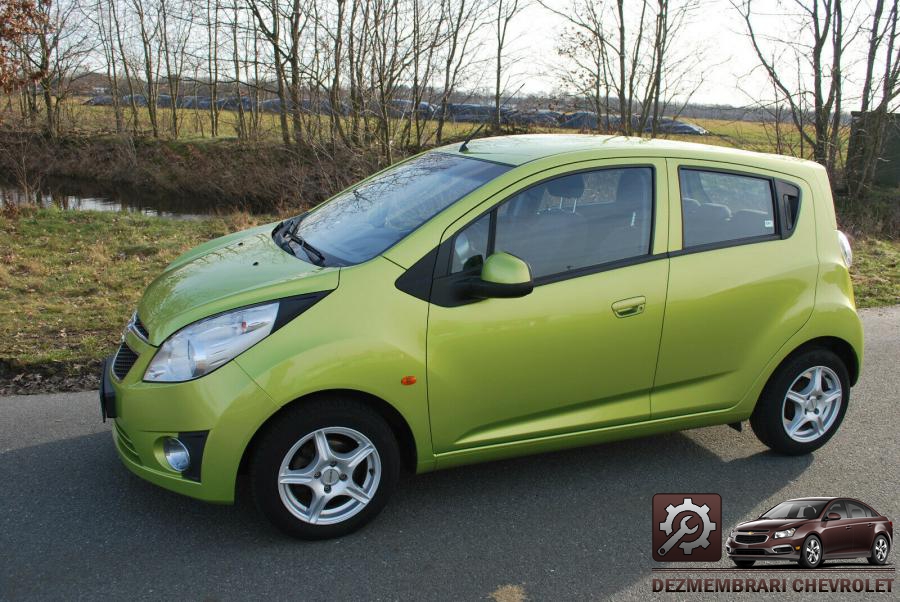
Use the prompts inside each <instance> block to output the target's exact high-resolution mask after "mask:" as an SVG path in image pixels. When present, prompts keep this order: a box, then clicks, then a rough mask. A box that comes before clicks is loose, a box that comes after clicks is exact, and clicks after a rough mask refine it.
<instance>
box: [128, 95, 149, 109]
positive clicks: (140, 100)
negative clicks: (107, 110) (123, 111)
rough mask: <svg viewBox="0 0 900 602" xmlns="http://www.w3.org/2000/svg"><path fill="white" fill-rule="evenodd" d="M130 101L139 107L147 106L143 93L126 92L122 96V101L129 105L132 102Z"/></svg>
mask: <svg viewBox="0 0 900 602" xmlns="http://www.w3.org/2000/svg"><path fill="white" fill-rule="evenodd" d="M132 101H133V102H134V104H136V105H137V106H139V107H146V106H147V97H146V96H144V95H143V94H134V95H131V94H126V95H125V96H123V97H122V102H123V103H124V104H127V105H130V104H131V103H132Z"/></svg>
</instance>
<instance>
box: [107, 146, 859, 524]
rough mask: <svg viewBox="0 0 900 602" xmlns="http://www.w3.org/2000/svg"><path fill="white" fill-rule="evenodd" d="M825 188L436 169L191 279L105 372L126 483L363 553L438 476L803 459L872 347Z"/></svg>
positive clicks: (387, 183)
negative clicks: (544, 457)
mask: <svg viewBox="0 0 900 602" xmlns="http://www.w3.org/2000/svg"><path fill="white" fill-rule="evenodd" d="M850 262H851V251H850V246H849V244H848V241H847V239H846V237H845V236H844V235H843V234H842V233H841V232H839V231H838V230H837V225H836V222H835V213H834V207H833V203H832V198H831V192H830V186H829V183H828V178H827V176H826V173H825V171H824V170H823V169H822V168H821V167H820V166H818V165H816V164H815V163H810V162H807V161H801V160H796V159H790V158H785V157H780V156H773V155H764V154H757V153H750V152H743V151H738V150H733V149H725V148H717V147H712V146H705V145H696V144H687V143H681V142H667V141H660V140H652V141H651V140H642V139H636V138H624V137H605V136H577V135H575V136H551V135H544V136H511V137H499V138H488V139H481V140H475V141H472V142H469V143H468V144H467V145H463V146H462V147H459V146H458V145H454V146H446V147H442V148H437V149H434V150H431V151H428V152H425V153H423V154H420V155H418V156H415V157H412V158H410V159H408V160H406V161H404V162H402V163H399V164H397V165H394V166H392V167H390V168H388V169H385V170H384V171H381V172H379V173H377V174H375V175H373V176H371V177H370V178H368V179H366V180H364V181H362V182H360V183H359V184H357V185H356V186H353V187H352V188H350V189H348V190H346V191H344V192H342V193H340V194H338V195H337V196H335V197H333V198H331V199H330V200H328V201H326V202H324V203H322V204H321V205H319V206H318V207H316V208H314V209H312V210H311V211H309V212H307V213H305V214H303V215H300V216H298V217H295V218H293V219H289V220H286V221H283V222H281V223H278V224H270V225H266V226H261V227H258V228H253V229H251V230H247V231H244V232H238V233H234V234H231V235H228V236H225V237H222V238H219V239H216V240H213V241H210V242H208V243H205V244H203V245H200V246H199V247H197V248H195V249H193V250H192V251H190V252H188V253H186V254H184V255H183V256H181V257H180V258H178V259H176V260H175V261H174V262H172V264H171V265H169V266H168V267H167V268H166V269H165V271H164V272H163V273H162V274H160V275H159V276H158V277H157V278H156V280H154V281H153V283H152V284H151V285H150V286H149V288H148V289H147V291H146V293H145V294H144V296H143V298H142V299H141V301H140V304H139V306H138V308H137V312H136V313H135V315H134V316H133V318H132V320H131V322H130V323H129V324H128V327H127V329H126V330H125V334H124V336H123V339H122V342H121V344H120V346H119V349H118V352H117V353H116V354H115V356H113V357H111V358H110V359H108V360H107V361H106V362H105V363H104V368H103V380H102V387H101V392H100V397H101V411H102V412H103V415H104V416H105V417H110V418H113V419H114V428H113V438H114V441H115V446H116V450H117V452H118V454H119V456H120V457H121V459H122V461H123V462H124V464H125V466H127V467H128V468H129V469H130V470H131V471H133V472H134V473H136V474H137V475H139V476H141V477H143V478H145V479H147V480H148V481H151V482H152V483H155V484H157V485H160V486H162V487H165V488H167V489H171V490H173V491H176V492H179V493H182V494H185V495H189V496H192V497H196V498H199V499H202V500H207V501H211V502H221V503H229V502H232V501H233V499H234V495H235V483H236V480H237V477H238V475H239V474H246V475H247V477H248V479H249V483H250V488H251V489H252V492H253V496H254V498H255V501H256V503H257V505H258V506H259V509H260V510H261V511H262V512H263V513H264V514H265V515H266V516H267V517H268V518H269V519H270V520H271V521H272V522H273V523H274V524H275V525H277V526H278V527H279V528H281V529H282V530H284V531H286V532H287V533H290V534H292V535H295V536H298V537H302V538H326V537H334V536H338V535H342V534H345V533H348V532H350V531H352V530H354V529H356V528H358V527H360V526H361V525H363V524H364V523H366V522H367V521H369V520H371V519H372V518H373V517H374V516H375V515H376V514H377V513H378V512H379V511H380V510H381V508H382V507H384V505H385V503H386V502H387V500H388V497H389V496H390V494H391V491H392V490H393V489H394V488H395V485H396V483H397V480H398V476H399V474H400V472H401V470H404V469H405V470H409V471H413V472H426V471H430V470H435V469H440V468H445V467H449V466H456V465H460V464H466V463H471V462H479V461H484V460H495V459H499V458H508V457H511V456H519V455H523V454H532V453H539V452H546V451H550V450H557V449H562V448H568V447H573V446H581V445H592V444H596V443H600V442H604V441H612V440H615V439H623V438H627V437H640V436H645V435H653V434H656V433H663V432H668V431H676V430H681V429H689V428H695V427H703V426H709V425H715V424H730V425H732V426H734V427H736V428H740V425H741V422H742V421H743V420H746V419H748V418H749V420H750V424H751V425H752V427H753V430H754V432H755V433H756V434H757V436H758V437H759V438H760V439H761V440H762V442H763V443H765V444H766V445H768V446H769V447H771V448H772V449H774V450H776V451H778V452H781V453H785V454H803V453H808V452H811V451H813V450H815V449H817V448H818V447H820V446H822V445H824V444H825V442H827V441H828V440H829V439H830V438H831V437H832V436H833V435H834V434H835V432H836V431H837V429H838V427H839V426H840V424H841V421H842V419H843V417H844V413H845V412H846V410H847V404H848V401H849V393H850V387H851V386H852V385H853V384H855V382H856V380H857V378H858V376H859V372H860V366H861V362H862V345H863V341H862V329H861V325H860V321H859V318H858V316H857V314H856V309H855V305H854V300H853V292H852V288H851V284H850V276H849V273H848V267H849V265H850Z"/></svg>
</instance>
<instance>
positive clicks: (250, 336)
mask: <svg viewBox="0 0 900 602" xmlns="http://www.w3.org/2000/svg"><path fill="white" fill-rule="evenodd" d="M277 315H278V303H277V302H276V303H269V304H267V305H255V306H252V307H244V308H241V309H236V310H234V311H230V312H228V313H225V314H221V315H218V316H214V317H212V318H206V319H204V320H200V321H199V322H194V323H193V324H190V325H189V326H185V327H184V328H182V329H181V330H179V331H178V332H176V333H175V334H173V335H172V336H170V337H169V338H168V339H166V341H165V342H164V343H163V344H162V346H161V347H160V348H159V351H157V352H156V355H155V356H154V357H153V360H152V361H151V362H150V365H149V366H147V371H146V372H145V373H144V380H146V381H151V382H167V383H171V382H182V381H186V380H193V379H195V378H199V377H201V376H203V375H204V374H209V373H210V372H212V371H213V370H215V369H216V368H218V367H219V366H221V365H222V364H225V363H227V362H229V361H231V360H232V359H234V358H235V357H237V356H238V355H240V354H241V353H243V352H244V351H246V350H247V349H249V348H250V347H252V346H253V345H255V344H257V343H258V342H260V341H261V340H263V339H264V338H266V337H267V336H268V335H269V333H270V332H272V327H273V326H274V325H275V318H276V316H277Z"/></svg>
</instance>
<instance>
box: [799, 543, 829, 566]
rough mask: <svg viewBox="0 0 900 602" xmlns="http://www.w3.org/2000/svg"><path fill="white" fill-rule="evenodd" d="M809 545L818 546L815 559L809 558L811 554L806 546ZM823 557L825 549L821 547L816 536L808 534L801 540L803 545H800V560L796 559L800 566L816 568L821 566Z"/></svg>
mask: <svg viewBox="0 0 900 602" xmlns="http://www.w3.org/2000/svg"><path fill="white" fill-rule="evenodd" d="M811 545H814V546H818V555H817V557H816V558H815V560H812V559H811V557H812V554H811V553H810V551H809V550H808V547H810V546H811ZM814 549H815V548H814ZM824 559H825V549H824V548H823V547H822V540H821V539H819V538H818V536H816V535H810V536H808V537H807V538H806V539H804V540H803V545H802V546H801V547H800V560H798V561H797V563H798V564H799V565H800V566H802V567H803V568H805V569H817V568H819V567H820V566H822V562H824Z"/></svg>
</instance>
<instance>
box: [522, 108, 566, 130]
mask: <svg viewBox="0 0 900 602" xmlns="http://www.w3.org/2000/svg"><path fill="white" fill-rule="evenodd" d="M560 117H562V113H560V112H559V111H549V110H547V109H539V110H537V111H515V112H514V113H512V114H510V116H509V122H510V123H511V124H513V125H520V126H529V125H531V126H538V127H559V120H560Z"/></svg>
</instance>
